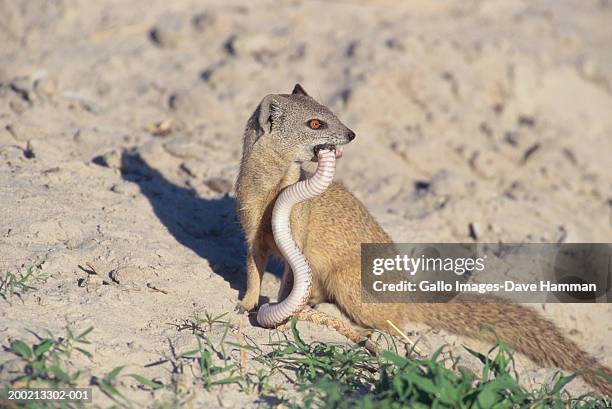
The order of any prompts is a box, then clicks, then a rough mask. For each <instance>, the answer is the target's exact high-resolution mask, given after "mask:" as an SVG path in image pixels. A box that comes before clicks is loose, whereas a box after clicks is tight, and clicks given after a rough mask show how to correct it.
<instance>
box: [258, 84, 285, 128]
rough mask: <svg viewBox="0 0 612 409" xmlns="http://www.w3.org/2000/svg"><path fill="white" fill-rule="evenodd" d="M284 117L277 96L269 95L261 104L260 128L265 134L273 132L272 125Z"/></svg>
mask: <svg viewBox="0 0 612 409" xmlns="http://www.w3.org/2000/svg"><path fill="white" fill-rule="evenodd" d="M282 115H283V112H282V110H281V107H280V104H279V101H278V100H277V96H276V95H273V94H271V95H267V96H266V97H265V98H264V99H263V100H262V101H261V104H259V127H260V128H261V130H262V131H263V132H264V133H270V132H271V131H272V124H273V123H274V121H276V120H278V119H279V118H280V117H281V116H282Z"/></svg>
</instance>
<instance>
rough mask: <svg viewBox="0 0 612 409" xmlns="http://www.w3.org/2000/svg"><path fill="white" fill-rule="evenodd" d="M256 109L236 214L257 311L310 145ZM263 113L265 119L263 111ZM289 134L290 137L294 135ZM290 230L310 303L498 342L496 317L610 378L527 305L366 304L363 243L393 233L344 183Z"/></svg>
mask: <svg viewBox="0 0 612 409" xmlns="http://www.w3.org/2000/svg"><path fill="white" fill-rule="evenodd" d="M296 88H297V87H296ZM300 90H301V91H302V92H303V90H302V89H301V88H300ZM294 92H295V91H294ZM303 95H306V94H305V93H303ZM283 97H284V98H291V97H292V96H288V95H284V96H283ZM299 98H302V96H300V97H299ZM299 98H298V99H297V100H291V103H289V104H288V105H286V106H285V108H284V109H296V108H295V106H296V104H297V106H298V108H299V107H300V105H299V104H300V101H302V100H301V99H299ZM308 98H310V97H308ZM312 101H313V102H314V100H312ZM314 103H316V102H314ZM277 108H278V107H277ZM278 109H282V107H281V108H278ZM307 109H310V107H308V106H307V107H306V110H307ZM258 111H259V109H258ZM258 111H256V112H255V113H254V114H253V117H251V119H250V120H249V123H248V124H247V129H246V131H245V146H244V153H243V159H242V164H241V169H240V174H239V178H238V181H237V184H236V197H237V202H238V215H239V218H240V221H241V223H242V226H243V228H244V231H245V235H246V240H247V246H248V256H247V291H246V294H245V295H244V297H243V299H242V301H241V304H240V305H241V307H242V308H243V309H244V310H252V309H253V308H255V307H256V306H257V305H258V302H259V291H260V284H261V277H262V275H263V272H264V269H265V264H266V260H267V258H268V257H269V256H270V255H276V256H278V257H280V254H279V252H278V249H277V247H276V244H275V243H274V239H273V236H272V230H271V219H270V218H271V212H272V207H273V205H274V201H275V199H276V197H277V195H278V194H279V193H280V191H281V190H282V189H284V188H285V187H286V186H289V185H291V184H293V183H295V182H297V181H298V180H300V178H301V177H302V175H301V171H300V163H299V161H296V160H295V159H296V155H297V153H296V152H297V149H301V148H304V146H298V145H300V144H301V145H304V144H306V145H308V142H306V141H304V140H303V137H301V138H298V139H297V140H296V141H293V142H292V143H289V144H280V145H282V146H280V145H279V142H278V141H279V140H280V139H278V135H277V136H276V137H274V131H270V132H269V134H270V135H272V136H269V135H268V132H266V131H263V132H262V131H261V129H258V127H259V126H260V125H261V123H259V124H258V123H257V120H258V118H257V116H258V115H259V112H258ZM279 115H280V114H279ZM259 120H260V122H261V118H259ZM264 120H266V118H264ZM271 120H272V121H274V120H275V118H272V119H271ZM287 120H288V119H287V118H285V121H287ZM291 126H293V127H297V126H301V124H300V123H294V124H287V123H285V124H284V127H283V126H280V127H279V128H280V131H283V132H285V133H291V132H292V131H291ZM273 128H274V125H272V129H273ZM280 131H279V130H277V132H280ZM287 138H289V139H291V135H287ZM335 142H338V141H335ZM344 143H346V142H344ZM306 148H307V149H311V148H312V146H310V145H308V146H306ZM291 230H292V233H293V237H294V239H295V240H296V242H297V243H298V246H299V247H300V248H301V249H302V251H303V253H304V255H305V256H306V258H307V259H308V261H309V263H310V265H311V268H312V274H313V288H312V291H311V299H310V303H311V304H317V303H321V302H332V303H335V304H336V305H337V306H338V307H339V308H340V309H341V310H342V311H343V312H344V313H345V314H346V315H347V316H348V317H350V318H351V319H352V320H353V321H354V322H355V323H357V324H359V325H361V326H363V327H366V328H376V329H380V330H385V331H388V332H391V333H392V332H393V330H392V329H391V328H389V327H388V323H387V320H390V321H391V322H393V323H395V324H396V325H400V326H403V327H407V326H409V324H410V322H422V323H424V324H426V325H428V326H430V327H432V328H439V329H444V330H446V331H449V332H451V333H455V334H459V335H463V336H467V337H471V338H476V339H478V338H480V337H481V336H484V337H485V339H487V340H489V341H493V340H494V336H493V335H492V334H491V333H490V332H487V331H482V326H483V325H484V324H490V325H491V326H492V327H493V329H494V331H495V334H496V335H497V336H498V337H499V338H500V339H502V340H503V341H504V342H505V343H506V344H508V345H509V346H510V347H511V348H513V349H514V350H516V351H518V352H520V353H522V354H524V355H525V356H527V357H528V358H530V359H531V360H532V361H533V362H535V363H536V364H538V365H540V366H543V367H558V368H561V369H564V370H568V371H581V370H587V371H600V372H602V373H604V374H606V375H607V376H608V377H610V378H609V379H612V371H611V370H610V369H609V368H607V367H605V366H603V365H601V364H599V363H598V362H597V361H596V360H595V359H594V358H592V357H591V356H589V355H588V354H587V353H586V352H584V351H582V350H581V349H580V348H579V347H578V346H577V345H576V344H575V343H574V342H572V341H571V340H568V339H567V338H565V337H564V336H563V335H562V332H561V331H560V330H559V329H558V328H557V327H555V325H554V324H553V323H551V322H550V321H548V320H546V319H544V318H542V317H541V316H540V315H539V314H537V312H536V311H534V310H532V309H529V308H527V307H523V306H520V305H512V304H478V303H465V304H365V303H364V304H362V303H361V271H360V244H361V243H388V242H391V239H390V237H389V236H388V235H387V234H386V233H385V232H384V231H383V229H382V228H381V227H380V226H379V225H378V224H377V223H376V221H375V220H374V218H373V217H372V216H371V215H370V213H369V212H368V210H367V209H366V208H365V207H364V206H363V205H362V204H361V203H360V202H359V200H357V199H356V198H355V197H354V196H353V195H352V194H351V193H350V192H349V191H347V190H346V189H345V188H344V186H342V185H341V184H339V183H333V184H332V186H331V187H330V188H329V189H328V190H327V191H325V192H324V193H323V194H322V195H320V196H319V197H317V198H314V199H312V200H310V201H307V202H304V203H301V204H298V205H297V206H295V207H294V209H293V211H292V214H291ZM290 290H291V271H289V270H288V269H287V268H286V269H285V274H284V275H283V283H282V285H281V291H280V293H279V299H282V298H284V297H285V296H286V295H287V294H288V292H289V291H290ZM584 379H585V380H586V381H587V382H588V383H590V384H591V385H593V386H595V387H596V388H597V389H599V390H600V391H602V392H603V393H605V394H607V395H608V396H612V384H611V383H610V382H608V381H606V380H605V379H604V378H602V377H599V376H594V375H585V376H584Z"/></svg>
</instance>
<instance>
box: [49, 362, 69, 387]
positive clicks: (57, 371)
mask: <svg viewBox="0 0 612 409" xmlns="http://www.w3.org/2000/svg"><path fill="white" fill-rule="evenodd" d="M50 369H51V372H53V375H55V377H56V378H58V379H59V380H60V381H62V382H66V383H68V382H70V375H68V374H67V373H66V372H64V370H63V369H62V368H60V367H59V365H58V364H57V363H55V364H53V365H52V366H51V368H50Z"/></svg>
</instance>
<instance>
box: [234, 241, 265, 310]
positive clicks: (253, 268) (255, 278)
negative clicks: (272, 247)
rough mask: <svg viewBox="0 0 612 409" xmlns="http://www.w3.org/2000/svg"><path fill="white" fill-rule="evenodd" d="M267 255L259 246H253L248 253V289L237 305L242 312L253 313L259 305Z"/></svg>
mask: <svg viewBox="0 0 612 409" xmlns="http://www.w3.org/2000/svg"><path fill="white" fill-rule="evenodd" d="M266 259H267V253H266V252H265V251H263V249H261V247H260V246H259V245H251V246H250V248H249V251H248V253H247V263H246V265H247V289H246V292H245V294H244V297H242V301H240V303H239V304H238V305H237V309H238V310H239V311H241V312H246V311H251V310H252V309H253V308H255V307H257V305H258V304H259V291H260V289H261V279H262V277H263V274H264V271H265V268H266Z"/></svg>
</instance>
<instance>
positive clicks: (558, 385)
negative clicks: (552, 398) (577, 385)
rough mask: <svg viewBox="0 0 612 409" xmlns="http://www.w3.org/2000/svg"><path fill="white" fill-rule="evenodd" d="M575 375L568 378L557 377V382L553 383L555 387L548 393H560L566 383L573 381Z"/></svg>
mask: <svg viewBox="0 0 612 409" xmlns="http://www.w3.org/2000/svg"><path fill="white" fill-rule="evenodd" d="M576 375H577V374H572V375H568V376H561V377H559V380H558V381H557V382H556V383H555V386H554V387H553V389H552V391H550V393H551V395H556V394H558V393H559V392H561V391H562V390H563V388H564V387H565V385H567V384H568V383H570V382H571V381H573V380H574V378H575V377H576Z"/></svg>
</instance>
